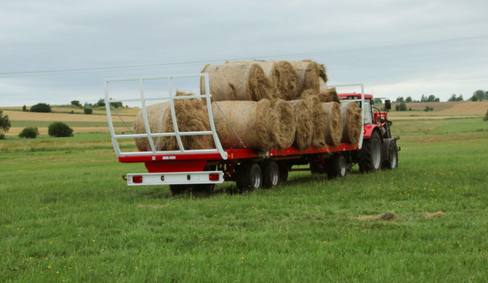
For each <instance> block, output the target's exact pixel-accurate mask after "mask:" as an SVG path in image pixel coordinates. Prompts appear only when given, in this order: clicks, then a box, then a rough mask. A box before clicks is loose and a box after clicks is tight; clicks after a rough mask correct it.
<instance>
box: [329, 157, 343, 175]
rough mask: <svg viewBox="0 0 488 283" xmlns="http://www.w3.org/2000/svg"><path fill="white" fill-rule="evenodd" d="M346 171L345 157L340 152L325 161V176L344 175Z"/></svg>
mask: <svg viewBox="0 0 488 283" xmlns="http://www.w3.org/2000/svg"><path fill="white" fill-rule="evenodd" d="M346 173H347V167H346V159H345V158H344V156H343V155H342V154H335V155H334V156H332V157H331V158H330V159H329V160H328V162H327V176H328V177H329V179H335V178H337V177H344V176H346Z"/></svg>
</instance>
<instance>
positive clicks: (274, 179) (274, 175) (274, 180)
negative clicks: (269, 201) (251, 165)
mask: <svg viewBox="0 0 488 283" xmlns="http://www.w3.org/2000/svg"><path fill="white" fill-rule="evenodd" d="M261 170H262V173H263V188H267V189H269V188H273V187H277V186H278V185H279V184H280V182H281V174H280V173H281V172H280V171H281V170H280V167H279V166H278V163H276V161H273V160H266V161H264V162H263V165H262V166H261Z"/></svg>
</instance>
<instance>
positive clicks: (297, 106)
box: [288, 100, 313, 149]
mask: <svg viewBox="0 0 488 283" xmlns="http://www.w3.org/2000/svg"><path fill="white" fill-rule="evenodd" d="M288 104H289V105H290V106H291V107H292V108H293V114H294V115H295V122H296V133H295V145H296V147H297V148H299V149H307V148H309V147H310V146H311V145H312V137H313V117H312V111H311V109H310V108H309V106H308V105H307V103H306V102H305V101H304V100H291V101H288Z"/></svg>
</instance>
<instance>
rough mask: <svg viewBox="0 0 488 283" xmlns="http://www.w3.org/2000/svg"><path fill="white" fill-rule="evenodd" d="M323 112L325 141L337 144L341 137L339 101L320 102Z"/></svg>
mask: <svg viewBox="0 0 488 283" xmlns="http://www.w3.org/2000/svg"><path fill="white" fill-rule="evenodd" d="M321 106H322V109H323V111H324V114H325V129H326V130H325V143H327V144H329V145H334V146H336V145H339V144H340V143H341V139H342V115H341V107H340V106H339V103H335V102H326V103H321Z"/></svg>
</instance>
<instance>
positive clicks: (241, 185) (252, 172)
mask: <svg viewBox="0 0 488 283" xmlns="http://www.w3.org/2000/svg"><path fill="white" fill-rule="evenodd" d="M236 185H237V189H239V191H241V192H242V191H245V190H250V191H253V190H257V189H260V188H261V186H262V185H263V173H262V172H261V167H260V166H259V164H257V163H256V162H253V161H246V162H243V163H241V164H240V165H239V167H238V168H237V176H236Z"/></svg>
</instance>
